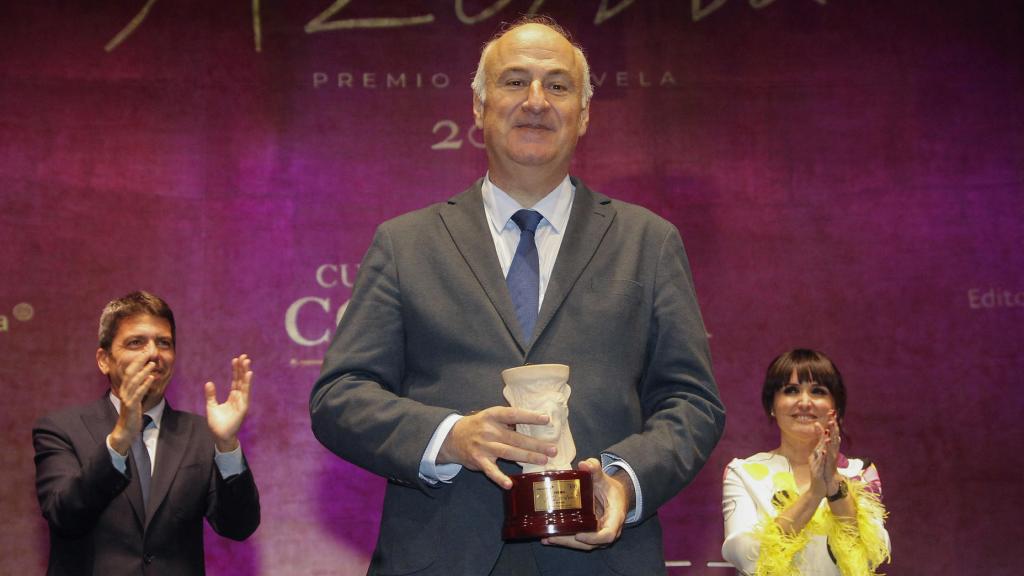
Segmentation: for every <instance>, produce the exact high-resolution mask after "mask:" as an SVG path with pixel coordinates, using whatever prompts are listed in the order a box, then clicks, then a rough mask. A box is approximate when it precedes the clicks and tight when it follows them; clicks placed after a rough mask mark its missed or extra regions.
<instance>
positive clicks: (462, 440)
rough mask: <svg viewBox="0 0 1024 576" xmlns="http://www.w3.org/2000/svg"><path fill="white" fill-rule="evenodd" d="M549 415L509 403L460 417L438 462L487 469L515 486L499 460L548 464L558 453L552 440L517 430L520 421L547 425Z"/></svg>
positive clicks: (489, 474)
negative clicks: (500, 465)
mask: <svg viewBox="0 0 1024 576" xmlns="http://www.w3.org/2000/svg"><path fill="white" fill-rule="evenodd" d="M548 420H549V418H548V416H547V415H546V414H541V413H539V412H531V411H529V410H522V409H519V408H510V407H507V406H495V407H492V408H488V409H486V410H481V411H480V412H477V413H475V414H470V415H468V416H464V417H462V418H460V419H459V421H458V422H456V423H455V426H452V429H451V432H449V433H448V437H447V438H445V440H444V443H443V444H442V445H441V449H440V451H439V452H438V455H437V463H438V464H448V463H456V464H461V465H462V466H464V467H466V468H469V469H470V470H476V471H479V472H483V473H484V474H486V475H487V477H488V478H490V479H491V481H492V482H494V483H495V484H497V485H498V486H501V487H502V488H504V489H505V490H508V489H510V488H512V479H511V478H509V477H508V476H506V475H505V474H504V473H503V472H502V471H501V469H500V468H498V465H497V464H496V461H497V460H498V459H499V458H501V459H503V460H510V461H514V462H529V463H531V464H538V465H543V464H546V463H547V461H548V458H549V457H552V456H554V455H555V454H556V453H557V449H556V448H555V445H554V444H552V443H551V442H544V441H541V440H536V439H534V438H531V437H529V436H526V435H525V434H520V433H518V432H516V431H515V425H516V424H547V423H548Z"/></svg>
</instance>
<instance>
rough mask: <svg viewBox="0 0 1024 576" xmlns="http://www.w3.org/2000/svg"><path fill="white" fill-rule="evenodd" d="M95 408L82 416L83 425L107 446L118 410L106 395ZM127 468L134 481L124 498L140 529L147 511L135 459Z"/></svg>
mask: <svg viewBox="0 0 1024 576" xmlns="http://www.w3.org/2000/svg"><path fill="white" fill-rule="evenodd" d="M93 407H94V408H95V409H94V410H92V411H91V412H89V413H86V414H83V415H82V423H83V424H84V425H85V427H86V429H88V430H89V434H91V435H92V438H93V440H94V441H95V442H96V443H97V444H103V445H104V446H105V445H106V444H107V435H108V434H110V431H111V430H113V429H114V424H116V423H117V410H116V409H115V408H114V405H113V403H111V402H110V398H109V397H108V395H107V394H106V393H105V394H104V395H103V398H101V399H100V400H99V402H96V403H95V404H93ZM129 454H131V452H129ZM127 466H128V468H129V470H131V474H132V481H131V483H129V484H128V488H126V489H125V491H124V493H122V496H124V497H125V498H127V499H128V502H129V503H130V504H131V507H132V511H133V512H135V519H136V520H138V522H139V527H140V528H141V527H142V526H144V525H145V519H146V511H145V510H144V509H143V504H142V487H141V486H140V485H139V480H138V479H139V471H138V469H137V468H135V458H132V457H131V456H129V457H128V462H127Z"/></svg>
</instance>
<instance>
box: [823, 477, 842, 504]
mask: <svg viewBox="0 0 1024 576" xmlns="http://www.w3.org/2000/svg"><path fill="white" fill-rule="evenodd" d="M846 494H847V490H846V482H843V481H840V482H839V489H838V490H836V493H835V494H829V495H828V497H827V498H828V501H829V502H835V501H836V500H842V499H843V498H846Z"/></svg>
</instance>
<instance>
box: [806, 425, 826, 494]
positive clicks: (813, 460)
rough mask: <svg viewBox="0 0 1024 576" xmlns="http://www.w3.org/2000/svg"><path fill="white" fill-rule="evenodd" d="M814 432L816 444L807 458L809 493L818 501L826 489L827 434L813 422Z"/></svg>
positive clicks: (823, 428)
mask: <svg viewBox="0 0 1024 576" xmlns="http://www.w3.org/2000/svg"><path fill="white" fill-rule="evenodd" d="M814 431H815V432H816V433H817V435H818V442H817V444H815V446H814V450H812V451H811V455H810V456H809V457H808V458H807V464H808V467H809V468H810V476H811V485H810V490H811V492H812V493H813V494H814V495H816V496H818V497H819V499H820V498H823V497H824V496H825V495H826V494H827V489H828V485H829V484H828V472H827V470H828V433H827V431H826V429H825V427H824V426H822V425H821V424H819V423H817V422H815V423H814Z"/></svg>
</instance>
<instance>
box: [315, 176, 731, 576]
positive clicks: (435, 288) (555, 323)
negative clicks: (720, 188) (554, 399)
mask: <svg viewBox="0 0 1024 576" xmlns="http://www.w3.org/2000/svg"><path fill="white" fill-rule="evenodd" d="M573 183H574V185H575V186H576V196H575V200H574V202H573V205H572V212H571V216H570V218H569V223H568V226H567V228H566V231H565V234H566V235H565V237H564V239H563V241H562V244H561V248H560V251H559V254H558V258H557V261H556V263H555V267H554V271H553V272H552V276H551V279H550V281H549V285H548V287H547V291H546V292H545V296H544V303H543V305H542V308H541V310H540V315H539V317H538V320H537V330H536V337H535V340H534V341H533V342H527V341H525V340H524V339H523V338H522V337H521V336H519V329H518V323H517V320H516V315H515V311H514V308H513V305H512V301H511V298H510V296H509V293H508V289H507V287H506V284H505V279H504V277H503V276H502V272H501V268H500V265H499V264H498V258H497V255H496V253H495V249H494V243H493V241H492V239H491V235H490V233H489V231H488V230H487V223H486V219H485V215H484V208H483V201H482V197H481V194H480V184H481V182H480V181H478V182H477V183H476V184H475V185H474V186H473V187H471V188H470V189H469V190H467V191H465V192H463V193H462V194H460V195H458V196H455V197H454V198H452V199H451V200H449V201H448V202H445V203H441V204H437V205H433V206H430V207H428V208H425V209H422V210H419V211H416V212H412V213H409V214H406V215H404V216H401V217H398V218H396V219H394V220H390V221H388V222H385V223H384V224H382V225H381V226H380V227H379V229H378V230H377V233H376V235H375V237H374V239H373V243H372V245H371V246H370V248H369V250H368V251H367V253H366V256H365V258H364V259H363V263H362V266H361V268H360V271H359V277H358V279H357V281H356V285H355V288H354V290H353V294H352V299H351V300H350V302H349V304H348V308H347V310H346V312H345V315H344V317H343V318H342V321H341V323H340V325H339V326H338V330H337V333H336V334H335V336H334V340H333V342H332V343H331V346H330V348H329V350H328V352H327V355H326V357H325V359H324V366H323V371H322V373H321V375H320V378H319V379H318V381H317V382H316V384H315V386H314V388H313V392H312V397H311V400H310V412H311V416H312V425H313V432H314V434H316V437H317V438H318V439H319V440H320V442H322V443H323V444H324V446H326V447H327V448H329V449H330V450H331V451H332V452H334V453H335V454H337V455H339V456H341V457H342V458H344V459H346V460H348V461H350V462H353V463H355V464H357V465H358V466H361V467H363V468H365V469H367V470H370V471H371V472H374V473H376V474H379V475H381V476H384V477H386V478H387V479H388V486H387V491H386V495H385V500H384V511H383V518H382V523H381V531H380V537H379V540H378V542H377V549H376V551H375V554H374V560H373V564H372V565H371V572H376V573H379V574H407V573H413V572H415V573H416V574H439V575H440V574H444V575H451V574H487V573H488V572H489V571H490V569H491V567H492V566H493V565H494V562H495V560H496V559H497V557H498V554H499V552H500V550H501V546H502V540H501V522H502V516H503V510H502V491H501V489H500V488H498V487H497V486H496V485H495V484H493V483H491V482H490V481H489V480H488V479H487V478H486V477H485V476H484V475H483V474H481V473H478V472H472V471H469V470H465V469H464V470H463V471H462V472H460V473H459V475H458V476H457V477H456V478H455V479H454V480H453V482H452V483H451V484H447V485H441V486H439V487H430V486H429V485H426V484H425V483H423V482H422V481H421V480H420V479H419V476H418V470H419V463H420V458H421V456H422V455H423V452H424V449H425V448H426V445H427V443H428V441H429V439H430V437H431V434H432V433H433V432H434V430H435V429H436V428H437V426H438V424H439V423H440V422H441V420H443V419H444V418H445V417H446V416H448V415H449V414H451V413H453V412H458V413H468V412H470V411H473V410H481V409H484V408H487V407H490V406H499V405H505V401H504V399H503V398H502V395H501V390H502V382H501V376H500V372H501V371H502V370H503V369H505V368H510V367H513V366H519V365H522V364H525V363H533V364H539V363H546V362H556V363H563V364H568V365H569V366H570V367H571V369H572V375H571V379H570V384H571V385H572V397H571V398H570V400H569V425H570V427H571V429H572V433H573V437H574V439H575V441H576V447H577V460H581V459H584V458H588V457H598V456H599V455H600V454H601V453H602V452H608V453H611V454H614V455H616V456H618V457H620V458H622V459H624V460H625V461H626V462H628V463H629V465H630V466H631V467H632V468H633V469H634V470H635V471H636V473H637V475H638V477H639V481H640V485H641V490H642V495H643V514H644V516H643V518H642V519H641V520H640V521H639V522H637V523H635V524H634V525H632V526H629V527H627V528H626V529H625V530H624V531H623V533H622V537H621V538H620V540H619V541H617V542H616V543H615V544H614V545H613V546H610V547H608V548H606V549H602V550H599V551H596V552H592V553H582V552H576V551H572V550H567V549H560V548H553V547H543V546H540V545H539V544H538V545H537V546H536V547H535V549H534V556H535V558H536V559H537V561H538V565H539V566H540V568H541V570H542V571H544V572H550V573H557V574H566V573H577V572H578V573H586V574H601V573H621V574H644V575H648V574H658V573H664V571H665V568H664V564H663V555H662V547H661V528H660V526H659V524H658V521H657V517H656V516H655V513H656V511H657V509H658V508H659V507H660V506H661V505H662V504H664V503H665V502H666V501H668V500H669V499H671V498H672V497H673V496H675V495H676V494H677V493H678V492H679V490H680V489H682V488H683V486H685V485H686V484H687V483H688V482H690V481H691V480H692V479H693V478H694V476H695V475H696V474H697V472H698V471H699V470H700V468H701V466H702V465H703V463H704V462H705V461H706V459H707V458H708V455H709V454H710V452H711V450H712V449H713V448H714V446H715V444H716V443H717V441H718V438H719V437H720V435H721V433H722V430H723V428H724V425H725V411H724V408H723V406H722V403H721V401H720V400H719V398H718V391H717V388H716V386H715V382H714V378H713V376H712V374H711V358H710V354H709V351H708V346H707V338H706V333H705V330H704V325H703V322H702V320H701V317H700V310H699V309H698V306H697V299H696V297H695V295H694V291H693V283H692V281H691V277H690V270H689V264H688V262H687V260H686V254H685V252H684V250H683V245H682V241H681V239H680V237H679V233H678V231H677V230H676V228H675V227H674V226H672V225H671V224H670V223H669V222H667V221H665V220H664V219H662V218H660V217H658V216H656V215H654V214H653V213H651V212H649V211H648V210H646V209H644V208H640V207H638V206H634V205H631V204H626V203H622V202H615V201H612V200H610V199H608V198H607V197H604V196H602V195H600V194H596V193H594V192H592V191H590V190H588V189H587V188H586V186H584V185H583V184H582V183H580V182H579V181H577V180H575V179H573ZM502 465H503V467H504V469H505V470H506V471H507V472H510V473H515V472H517V471H518V467H517V466H515V465H514V464H512V463H504V462H503V463H502Z"/></svg>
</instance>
